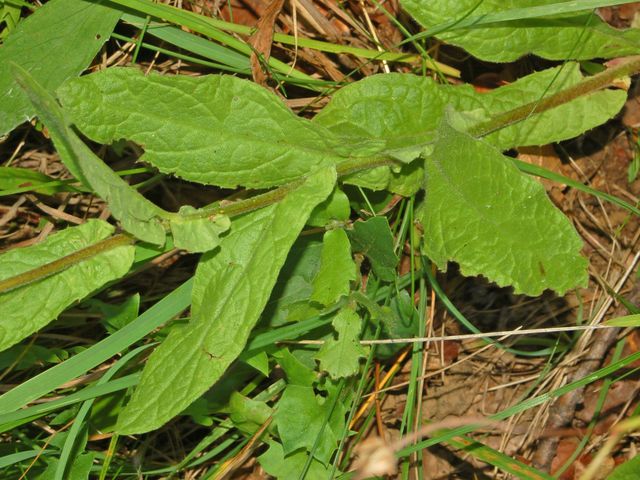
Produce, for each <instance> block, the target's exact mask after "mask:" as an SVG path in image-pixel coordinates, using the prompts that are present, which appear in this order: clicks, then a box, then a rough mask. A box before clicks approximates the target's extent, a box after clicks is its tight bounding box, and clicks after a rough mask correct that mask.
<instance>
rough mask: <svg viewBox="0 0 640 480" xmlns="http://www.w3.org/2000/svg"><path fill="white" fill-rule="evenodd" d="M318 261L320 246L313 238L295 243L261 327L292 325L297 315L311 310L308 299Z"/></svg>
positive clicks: (268, 303) (320, 251) (281, 272)
mask: <svg viewBox="0 0 640 480" xmlns="http://www.w3.org/2000/svg"><path fill="white" fill-rule="evenodd" d="M321 257H322V243H321V242H319V241H318V239H317V236H315V235H314V236H303V237H300V238H298V240H296V242H295V243H294V244H293V247H292V248H291V250H290V252H289V256H288V257H287V261H286V262H285V264H284V266H283V267H282V270H280V275H279V276H278V281H277V282H276V286H275V287H274V288H273V292H272V293H271V298H270V299H269V301H268V302H267V306H266V307H265V310H264V312H263V314H262V317H263V320H264V323H265V324H268V325H269V326H270V327H276V326H279V325H283V324H285V323H288V322H291V321H296V320H298V319H300V318H299V316H298V315H299V314H304V313H305V311H307V312H308V311H309V310H310V309H312V306H311V305H310V304H309V297H310V296H311V294H312V293H313V279H314V278H315V277H316V275H317V273H318V271H319V270H320V261H321ZM309 316H313V315H309ZM303 318H307V317H303Z"/></svg>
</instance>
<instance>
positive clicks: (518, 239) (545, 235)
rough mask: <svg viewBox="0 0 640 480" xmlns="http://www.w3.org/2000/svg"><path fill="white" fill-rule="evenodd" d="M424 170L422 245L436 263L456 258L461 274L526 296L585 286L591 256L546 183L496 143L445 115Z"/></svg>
mask: <svg viewBox="0 0 640 480" xmlns="http://www.w3.org/2000/svg"><path fill="white" fill-rule="evenodd" d="M425 170H426V175H425V190H426V196H425V203H424V206H423V207H422V209H421V210H420V214H419V218H420V219H421V221H422V224H423V227H424V244H423V246H424V251H425V253H426V254H427V255H428V256H429V257H430V258H431V259H432V260H433V261H434V262H435V263H436V264H437V265H438V267H439V268H445V267H446V264H447V261H449V260H451V261H455V262H458V263H459V264H460V269H461V271H462V273H463V274H464V275H478V274H482V275H484V276H486V277H487V278H489V279H490V280H492V281H494V282H496V283H497V284H498V285H501V286H505V285H513V286H514V288H515V291H516V293H526V294H527V295H539V294H540V293H542V291H543V290H544V289H547V288H550V289H553V290H555V291H556V292H558V293H559V294H563V293H564V292H566V291H567V290H568V289H570V288H574V287H576V286H578V285H586V283H587V264H588V262H587V260H586V259H585V258H583V257H582V256H581V255H580V249H581V247H582V241H581V240H580V237H579V236H578V234H577V233H576V231H575V230H574V228H573V226H572V225H571V223H570V222H569V220H568V219H567V218H566V217H565V216H564V215H563V214H562V212H560V211H559V210H558V209H556V208H555V206H554V205H553V203H551V201H550V200H549V199H548V198H547V196H546V193H545V191H544V187H543V186H542V185H541V184H540V183H539V182H537V181H535V180H534V179H531V178H529V177H526V176H524V175H523V174H521V173H520V172H519V171H518V170H517V169H516V167H515V166H514V165H513V164H512V163H511V161H510V159H509V158H507V157H505V156H503V155H502V154H501V153H500V152H499V151H498V150H496V149H495V148H494V147H492V146H491V145H488V144H486V143H485V142H482V141H480V140H476V139H474V138H473V137H471V136H469V135H467V134H465V133H461V132H458V131H456V130H455V129H453V128H452V127H451V126H450V125H449V124H448V123H447V122H446V121H444V122H443V123H442V126H441V128H440V131H439V138H438V141H437V142H436V144H435V149H434V152H433V155H432V156H431V157H429V158H427V159H426V161H425Z"/></svg>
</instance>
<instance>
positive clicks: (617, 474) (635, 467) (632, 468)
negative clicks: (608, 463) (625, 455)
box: [607, 455, 640, 480]
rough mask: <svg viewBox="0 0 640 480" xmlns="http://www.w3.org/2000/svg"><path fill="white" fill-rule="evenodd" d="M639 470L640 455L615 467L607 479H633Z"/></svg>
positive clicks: (636, 476)
mask: <svg viewBox="0 0 640 480" xmlns="http://www.w3.org/2000/svg"><path fill="white" fill-rule="evenodd" d="M638 472H640V455H636V456H635V457H633V458H632V459H631V460H628V461H626V462H625V463H623V464H622V465H619V466H618V467H616V469H615V470H614V471H613V472H611V475H609V476H608V477H607V480H635V479H636V478H638Z"/></svg>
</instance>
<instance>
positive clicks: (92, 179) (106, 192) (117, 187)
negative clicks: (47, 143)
mask: <svg viewBox="0 0 640 480" xmlns="http://www.w3.org/2000/svg"><path fill="white" fill-rule="evenodd" d="M13 74H14V76H15V77H16V80H17V81H18V82H19V83H20V86H21V87H22V88H23V89H24V90H25V91H26V92H27V95H28V97H29V99H30V100H31V102H32V103H33V106H34V107H35V109H36V111H37V113H38V117H40V119H41V120H42V121H43V122H44V123H45V125H46V126H47V127H48V128H49V132H50V134H51V138H52V139H53V142H54V144H55V146H56V149H57V150H58V153H59V154H60V158H61V159H62V161H63V162H64V164H65V165H66V166H67V168H68V169H69V171H70V172H71V173H72V174H73V175H74V176H75V177H76V178H78V179H79V180H80V181H81V182H82V183H84V184H85V185H87V186H90V187H91V188H92V189H93V190H95V192H96V193H97V194H98V195H100V196H101V197H102V198H103V199H104V200H105V201H106V202H107V203H108V204H109V208H110V209H111V213H112V214H113V216H114V217H116V218H117V219H118V220H120V222H121V223H122V226H123V228H124V229H125V230H127V231H128V232H130V233H132V234H133V235H135V236H136V237H138V238H140V239H141V240H144V241H147V242H149V243H155V244H158V245H162V244H163V243H164V241H165V232H164V227H163V226H162V224H161V222H160V219H159V218H158V216H159V215H165V214H166V212H164V211H163V210H162V209H160V208H159V207H157V206H156V205H154V204H153V203H151V202H150V201H149V200H147V199H146V198H144V197H143V196H142V195H141V194H140V193H138V191H137V190H135V189H133V188H132V187H131V186H129V185H128V184H127V183H126V182H125V181H124V180H123V179H122V178H120V177H119V176H118V175H116V174H115V172H114V171H113V170H111V169H110V168H109V167H108V166H107V165H105V164H104V162H102V160H100V159H99V158H98V157H96V156H95V155H94V153H93V152H92V151H91V150H90V149H89V147H87V146H86V145H85V144H84V142H83V141H82V140H80V138H79V137H78V136H77V135H76V133H75V132H74V130H73V129H72V128H71V126H70V125H69V123H68V122H67V119H66V115H65V112H64V111H63V110H62V109H61V108H60V106H59V105H58V104H57V102H56V101H55V99H54V98H53V97H52V96H51V94H49V93H48V92H47V91H46V90H45V89H44V88H43V87H42V86H41V85H39V84H38V83H37V82H36V81H35V80H34V79H33V78H32V77H31V76H30V75H29V73H28V72H26V71H25V70H23V69H22V68H20V67H19V66H17V65H14V69H13ZM167 215H168V214H167Z"/></svg>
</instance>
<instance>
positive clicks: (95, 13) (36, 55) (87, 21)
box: [0, 0, 122, 136]
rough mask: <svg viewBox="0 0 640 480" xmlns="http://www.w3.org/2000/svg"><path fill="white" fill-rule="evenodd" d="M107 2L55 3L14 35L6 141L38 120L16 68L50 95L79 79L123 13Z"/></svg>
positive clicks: (8, 58)
mask: <svg viewBox="0 0 640 480" xmlns="http://www.w3.org/2000/svg"><path fill="white" fill-rule="evenodd" d="M101 3H102V2H85V1H82V0H53V1H51V2H48V3H47V4H45V5H44V6H42V7H40V8H38V9H37V10H36V11H35V12H34V13H33V15H31V16H30V17H29V18H27V19H25V20H24V21H22V22H20V23H18V25H17V27H16V29H15V30H14V31H13V32H11V34H10V35H9V37H8V38H7V39H6V40H5V42H4V45H3V46H2V48H1V49H0V105H2V114H1V115H0V136H1V135H4V134H5V133H7V132H9V131H11V130H12V129H13V128H14V127H16V126H17V125H19V124H20V123H22V122H24V121H25V120H27V119H30V118H31V117H33V116H34V115H35V111H34V110H33V107H32V106H31V103H30V102H29V99H28V98H27V96H26V95H25V94H24V92H22V91H21V90H20V89H19V88H16V87H15V84H14V82H13V77H12V76H11V73H10V70H9V65H10V63H11V62H15V63H17V64H19V65H21V66H22V67H23V68H25V69H26V70H27V71H29V72H30V73H31V74H32V75H33V76H34V78H36V80H37V81H38V82H39V83H41V84H42V85H43V86H44V88H46V89H47V90H48V91H54V90H55V89H56V88H57V87H58V86H60V85H61V84H62V82H64V81H65V80H66V79H67V78H69V77H74V76H77V75H79V74H80V73H81V72H82V71H83V70H84V69H85V68H86V67H87V65H88V64H89V62H91V60H92V59H93V57H95V55H96V54H97V53H98V51H99V50H100V48H101V47H102V45H103V44H104V42H105V41H106V40H108V38H109V34H110V33H111V31H112V30H113V28H114V27H115V25H116V23H117V22H118V19H119V18H120V15H121V13H122V12H120V11H118V10H116V9H114V8H110V7H107V6H105V5H101ZM74 19H75V20H76V21H74ZM78 20H80V21H78ZM34 45H37V48H34Z"/></svg>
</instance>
